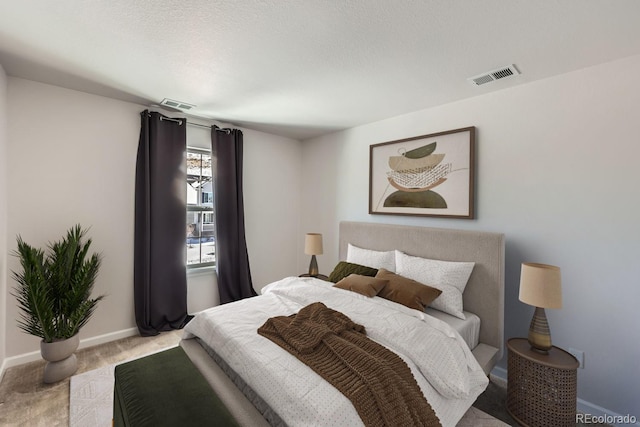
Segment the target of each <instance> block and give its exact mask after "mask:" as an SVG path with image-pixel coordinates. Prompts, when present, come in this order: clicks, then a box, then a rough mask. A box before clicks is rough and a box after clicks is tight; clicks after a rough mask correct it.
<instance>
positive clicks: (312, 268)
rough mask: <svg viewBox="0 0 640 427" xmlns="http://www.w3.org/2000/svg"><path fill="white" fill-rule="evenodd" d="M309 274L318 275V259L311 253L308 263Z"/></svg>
mask: <svg viewBox="0 0 640 427" xmlns="http://www.w3.org/2000/svg"><path fill="white" fill-rule="evenodd" d="M309 276H311V277H317V276H318V261H317V260H316V256H315V255H311V263H310V264H309Z"/></svg>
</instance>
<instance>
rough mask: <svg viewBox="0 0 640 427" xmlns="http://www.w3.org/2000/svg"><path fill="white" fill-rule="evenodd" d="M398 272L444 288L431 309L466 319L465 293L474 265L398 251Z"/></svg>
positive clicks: (418, 280)
mask: <svg viewBox="0 0 640 427" xmlns="http://www.w3.org/2000/svg"><path fill="white" fill-rule="evenodd" d="M395 255H396V273H397V274H399V275H401V276H404V277H408V278H409V279H413V280H415V281H417V282H420V283H424V284H425V285H429V286H432V287H434V288H437V289H440V290H441V291H442V294H440V296H439V297H438V298H436V299H435V300H434V301H433V302H432V303H431V305H430V306H431V307H432V308H435V309H436V310H440V311H444V312H445V313H449V314H451V315H452V316H456V317H458V318H460V319H465V318H466V317H465V315H464V313H463V312H462V310H463V307H462V293H463V292H464V288H465V287H466V286H467V282H468V281H469V276H471V271H472V270H473V266H474V265H475V263H474V262H453V261H438V260H434V259H427V258H419V257H415V256H410V255H407V254H404V253H402V252H400V251H395Z"/></svg>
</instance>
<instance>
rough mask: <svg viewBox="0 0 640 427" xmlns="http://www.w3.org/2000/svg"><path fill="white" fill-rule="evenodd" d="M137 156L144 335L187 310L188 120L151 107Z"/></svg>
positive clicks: (138, 281)
mask: <svg viewBox="0 0 640 427" xmlns="http://www.w3.org/2000/svg"><path fill="white" fill-rule="evenodd" d="M140 115H141V119H142V124H141V128H140V142H139V145H138V157H137V162H136V192H135V243H134V246H135V247H134V301H135V316H136V324H137V325H138V330H139V331H140V335H142V336H149V335H157V334H158V333H160V331H168V330H171V329H179V328H182V327H183V326H184V325H185V324H186V322H187V321H188V320H189V319H190V316H188V315H187V274H186V267H185V261H184V251H185V244H186V243H185V237H186V233H185V224H186V222H187V218H186V215H187V210H186V182H187V177H186V172H185V166H184V165H185V156H186V147H187V133H186V120H184V119H172V118H168V117H165V116H163V115H161V114H160V113H157V112H149V111H148V110H145V111H143V112H142V113H140Z"/></svg>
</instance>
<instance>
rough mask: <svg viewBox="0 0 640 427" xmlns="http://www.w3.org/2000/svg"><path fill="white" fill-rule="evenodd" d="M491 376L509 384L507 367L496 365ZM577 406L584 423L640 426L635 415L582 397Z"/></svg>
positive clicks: (498, 382) (621, 426) (499, 381)
mask: <svg viewBox="0 0 640 427" xmlns="http://www.w3.org/2000/svg"><path fill="white" fill-rule="evenodd" d="M489 377H490V378H491V381H493V382H495V383H496V384H498V385H499V386H501V387H506V386H507V370H506V369H505V368H501V367H499V366H496V367H495V368H493V370H492V371H491V373H490V374H489ZM577 407H578V413H579V416H583V417H584V418H583V420H582V423H583V424H591V423H596V422H599V423H604V424H610V425H612V426H615V427H623V426H626V427H629V426H632V425H633V426H638V427H640V421H639V420H637V419H636V417H634V416H629V415H626V416H625V415H620V414H618V413H616V412H613V411H610V410H608V409H606V408H603V407H602V406H598V405H595V404H593V403H591V402H587V401H586V400H583V399H580V398H578V402H577ZM578 421H580V420H578Z"/></svg>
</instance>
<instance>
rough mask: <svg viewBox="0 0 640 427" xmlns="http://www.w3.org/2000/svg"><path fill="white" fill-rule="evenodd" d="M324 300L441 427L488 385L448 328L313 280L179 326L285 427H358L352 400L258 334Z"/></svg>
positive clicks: (278, 285)
mask: <svg viewBox="0 0 640 427" xmlns="http://www.w3.org/2000/svg"><path fill="white" fill-rule="evenodd" d="M316 301H320V302H323V303H324V304H325V305H326V306H327V307H329V308H332V309H334V310H337V311H340V312H342V313H344V314H346V315H347V316H349V317H350V318H351V320H353V321H354V322H356V323H359V324H362V325H364V326H365V329H366V332H367V336H368V337H369V338H371V339H372V340H374V341H376V342H378V343H380V344H382V345H384V346H386V347H387V348H389V349H391V350H393V351H394V352H395V353H397V354H398V355H399V356H400V357H402V359H403V360H404V361H405V362H406V363H407V365H408V366H409V368H410V369H411V371H412V373H413V375H414V377H415V378H416V380H417V382H418V385H419V386H420V388H421V390H422V392H423V393H424V395H425V397H426V398H427V401H428V402H429V403H430V404H431V406H432V408H433V409H434V411H435V412H436V415H437V416H438V418H439V419H440V422H441V423H442V425H443V426H455V425H456V423H457V422H458V421H459V420H460V418H461V417H462V416H463V415H464V413H465V412H466V411H467V409H468V408H469V407H470V406H471V404H472V403H473V402H474V401H475V399H476V398H477V397H478V395H479V394H480V393H482V391H484V389H485V388H486V386H487V384H488V379H487V377H486V375H485V374H484V372H483V371H482V368H480V366H479V365H478V362H477V361H476V360H475V358H474V357H473V355H472V354H471V350H469V347H468V346H467V344H466V343H465V342H464V340H463V339H462V338H461V337H460V335H459V334H458V333H457V332H456V331H455V330H454V329H453V328H451V327H450V326H449V325H447V324H446V323H444V322H442V321H441V320H438V319H436V318H434V317H431V316H429V315H427V314H425V313H422V312H420V311H418V310H413V309H410V308H407V307H404V306H402V305H399V304H396V303H393V302H390V301H387V300H385V299H382V298H379V297H373V298H368V297H365V296H363V295H360V294H357V293H354V292H350V291H346V290H342V289H337V288H334V287H332V283H329V282H325V281H322V280H319V279H314V278H298V277H288V278H285V279H283V280H280V281H278V282H274V283H272V284H270V285H267V286H266V287H265V288H264V289H263V290H262V295H261V296H258V297H254V298H248V299H244V300H241V301H238V302H235V303H231V304H225V305H222V306H218V307H214V308H211V309H209V310H206V311H203V312H202V313H199V314H198V315H196V316H195V318H194V319H193V320H191V322H189V323H188V324H187V326H186V327H185V338H192V337H193V336H198V337H200V338H201V339H202V340H203V341H204V342H206V343H207V344H208V345H209V346H210V347H211V348H213V349H214V350H215V351H216V352H217V353H218V354H219V355H220V356H221V357H222V358H223V359H224V360H225V361H226V362H227V363H228V364H229V366H230V367H231V368H232V369H233V370H234V371H235V372H236V373H237V374H238V375H240V376H241V377H242V378H243V380H244V381H245V382H246V383H247V384H248V385H249V386H250V387H251V388H252V389H253V390H254V391H255V392H257V393H258V394H259V395H260V396H261V397H262V399H263V400H264V401H265V402H266V403H267V404H268V405H269V406H270V407H271V408H272V409H274V410H275V411H276V413H277V414H278V415H279V416H280V418H282V420H283V421H284V422H286V423H287V424H288V425H289V426H291V427H297V426H314V427H315V426H323V425H326V426H361V425H362V421H361V420H360V417H359V416H358V413H357V412H356V410H355V409H354V407H353V405H352V404H351V402H350V401H349V400H348V399H347V398H346V397H344V395H343V394H342V393H340V392H339V391H338V390H337V389H335V388H334V387H333V386H332V385H331V384H329V383H328V382H327V381H325V380H324V379H322V378H321V377H320V376H319V375H318V374H316V373H315V372H313V370H311V368H309V367H308V366H306V365H305V364H304V363H302V362H300V361H299V360H298V359H297V358H295V357H294V356H292V355H291V354H289V353H288V352H287V351H286V350H284V349H282V348H281V347H279V346H278V345H277V344H275V343H273V342H272V341H270V340H269V339H267V338H265V337H262V336H260V335H258V333H257V329H258V328H259V327H260V326H262V324H263V323H264V322H265V321H266V320H267V319H268V318H270V317H274V316H280V315H290V314H293V313H297V312H298V311H299V310H300V309H301V308H302V307H304V306H306V305H308V304H311V303H313V302H316Z"/></svg>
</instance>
